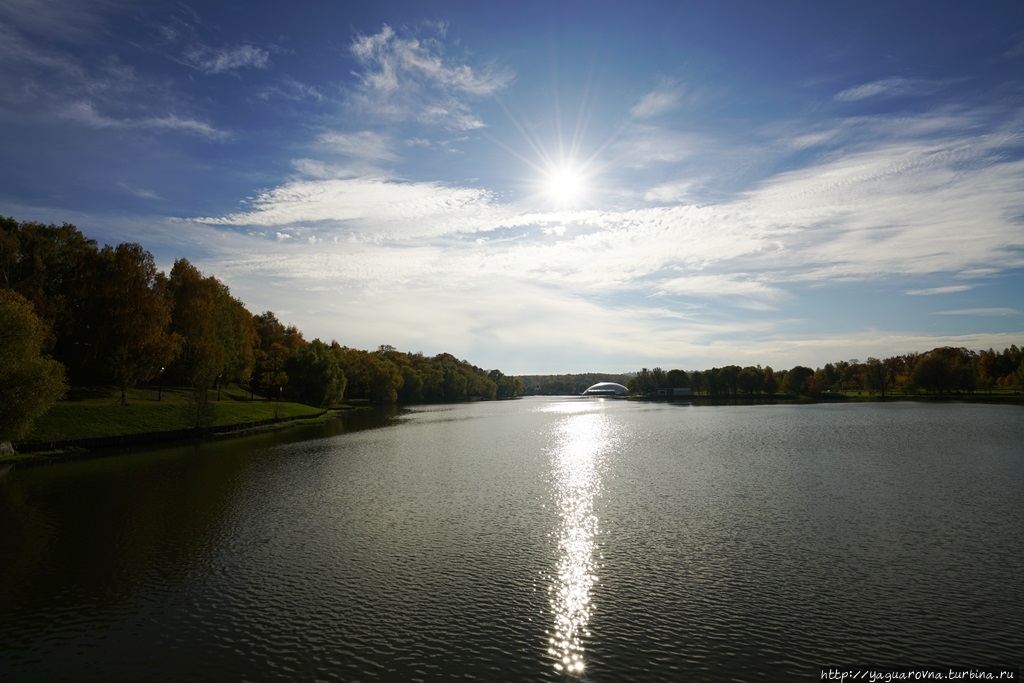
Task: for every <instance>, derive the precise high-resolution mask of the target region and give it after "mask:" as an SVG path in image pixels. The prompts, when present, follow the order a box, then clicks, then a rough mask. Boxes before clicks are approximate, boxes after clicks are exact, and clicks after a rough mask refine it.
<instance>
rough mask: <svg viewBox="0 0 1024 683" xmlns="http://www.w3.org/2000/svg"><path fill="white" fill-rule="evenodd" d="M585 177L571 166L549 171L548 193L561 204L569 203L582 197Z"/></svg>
mask: <svg viewBox="0 0 1024 683" xmlns="http://www.w3.org/2000/svg"><path fill="white" fill-rule="evenodd" d="M583 191H584V187H583V178H582V176H581V175H580V173H579V172H578V171H577V170H576V169H574V168H572V167H571V166H563V167H562V168H557V169H554V170H552V171H550V172H549V173H548V178H547V193H548V196H549V197H551V199H554V200H555V201H556V202H558V203H560V204H569V203H572V202H575V201H576V200H578V199H580V197H582V195H583Z"/></svg>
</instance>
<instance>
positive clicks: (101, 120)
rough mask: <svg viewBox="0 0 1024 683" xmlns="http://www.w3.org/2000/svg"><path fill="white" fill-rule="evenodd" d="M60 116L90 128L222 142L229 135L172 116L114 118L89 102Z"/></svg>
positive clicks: (76, 103)
mask: <svg viewBox="0 0 1024 683" xmlns="http://www.w3.org/2000/svg"><path fill="white" fill-rule="evenodd" d="M62 116H64V118H67V119H68V120H71V121H76V122H78V123H81V124H84V125H87V126H92V127H93V128H137V129H148V130H165V131H171V132H179V133H187V134H190V135H198V136H200V137H204V138H207V139H210V140H224V139H226V138H228V137H230V134H229V133H227V132H226V131H222V130H219V129H217V128H214V127H213V126H211V125H210V124H208V123H206V122H204V121H198V120H196V119H190V118H181V117H179V116H176V115H174V114H168V115H165V116H148V117H140V118H114V117H110V116H106V115H104V114H101V113H99V112H97V111H96V108H95V107H94V106H93V105H92V103H90V102H75V103H74V104H72V105H70V106H68V107H67V108H66V109H65V110H64V111H63V112H62Z"/></svg>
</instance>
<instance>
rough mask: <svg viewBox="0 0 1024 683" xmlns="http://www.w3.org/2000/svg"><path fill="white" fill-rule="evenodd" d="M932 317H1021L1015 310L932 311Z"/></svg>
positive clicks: (996, 308)
mask: <svg viewBox="0 0 1024 683" xmlns="http://www.w3.org/2000/svg"><path fill="white" fill-rule="evenodd" d="M932 315H980V316H998V317H1003V316H1008V315H1022V313H1021V311H1018V310H1017V309H1016V308H998V307H993V308H958V309H955V310H952V311H934V312H933V313H932Z"/></svg>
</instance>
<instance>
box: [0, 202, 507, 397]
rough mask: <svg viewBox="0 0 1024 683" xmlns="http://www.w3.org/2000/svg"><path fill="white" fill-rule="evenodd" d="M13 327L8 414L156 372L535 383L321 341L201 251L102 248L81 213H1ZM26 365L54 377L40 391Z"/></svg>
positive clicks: (319, 390)
mask: <svg viewBox="0 0 1024 683" xmlns="http://www.w3.org/2000/svg"><path fill="white" fill-rule="evenodd" d="M11 330H17V331H18V334H17V335H15V334H14V333H13V332H12V331H11ZM0 334H3V335H4V336H3V342H2V343H3V349H2V350H3V351H4V353H3V354H0V355H3V356H4V358H2V359H0V405H2V407H3V410H0V412H6V411H7V410H8V405H13V404H15V403H19V405H26V401H28V397H27V395H28V393H31V392H32V391H35V392H36V393H37V395H38V396H37V398H38V397H42V398H43V399H44V402H45V399H47V397H48V400H49V402H52V401H53V400H56V398H55V397H59V396H61V395H63V392H64V391H65V389H66V383H67V382H70V383H71V384H73V385H89V384H101V383H102V384H108V383H112V384H115V385H117V386H119V387H120V388H121V397H122V401H124V400H125V395H126V394H125V392H126V390H127V389H128V388H130V387H135V386H138V385H140V384H146V383H153V382H160V383H161V384H163V383H166V384H168V385H177V386H185V387H193V388H195V389H198V390H207V389H210V388H217V387H220V386H221V385H223V384H225V383H238V384H241V385H243V386H247V387H249V388H250V390H251V392H252V395H253V396H254V395H255V394H256V393H259V394H261V395H262V396H264V397H269V398H277V399H287V400H293V401H299V402H302V403H306V404H309V405H314V406H328V405H331V404H333V403H336V402H337V401H339V400H341V399H342V398H343V397H345V398H358V399H368V400H371V401H376V402H399V401H400V402H406V403H414V402H432V401H458V400H464V399H470V398H481V399H494V398H505V397H509V396H513V395H516V394H518V393H521V384H520V383H519V382H518V379H517V378H515V377H508V376H505V375H504V374H503V373H501V371H499V370H491V371H490V372H488V371H485V370H483V369H481V368H478V367H476V366H474V365H472V364H470V363H469V362H467V361H464V360H459V359H457V358H455V357H454V356H452V355H451V354H447V353H442V354H439V355H437V356H433V357H425V356H423V354H421V353H403V352H400V351H397V350H396V349H395V348H394V347H391V346H382V347H380V348H379V349H377V350H376V351H363V350H359V349H352V348H348V347H345V346H342V345H341V344H339V343H338V342H337V341H333V340H332V341H331V342H330V343H327V342H323V341H321V340H320V339H313V340H312V341H307V340H306V339H305V338H304V337H303V334H302V332H301V331H299V330H298V329H297V328H296V327H295V326H294V325H286V324H284V323H282V322H281V321H279V320H278V319H277V317H276V316H275V315H274V313H273V312H271V311H266V312H264V313H261V314H257V315H254V314H253V313H251V312H249V311H248V310H247V309H246V307H245V305H244V304H243V303H242V302H241V301H240V300H239V299H237V298H235V297H233V296H232V295H231V292H230V290H229V288H228V287H227V285H225V284H224V283H222V282H221V281H219V280H218V279H217V278H216V277H213V276H211V275H204V274H203V273H202V272H200V271H199V270H198V269H197V268H196V267H195V266H194V265H192V264H191V263H190V262H189V261H188V260H187V259H184V258H181V259H178V260H177V261H175V262H174V265H173V266H172V268H171V270H170V273H166V274H165V273H164V272H162V271H160V270H159V269H158V268H157V267H156V265H155V263H154V259H153V255H152V254H151V253H150V252H148V251H146V250H145V249H144V248H143V247H142V246H141V245H139V244H137V243H122V244H118V245H117V246H109V245H107V246H103V247H102V248H100V247H99V246H98V245H97V243H96V241H95V240H92V239H89V238H87V237H85V236H84V235H83V234H82V233H81V232H80V231H79V230H78V228H76V227H75V226H74V225H71V224H69V223H65V224H63V225H61V226H57V225H53V224H50V225H45V224H42V223H37V222H18V221H16V220H15V219H13V218H5V217H0ZM15 347H17V354H16V353H15ZM30 358H31V359H33V362H35V360H34V359H37V358H42V359H43V360H44V361H49V364H47V363H44V364H43V365H38V364H36V365H32V363H30V361H29V359H30ZM40 362H42V361H40ZM26 373H29V374H35V375H36V376H39V377H43V378H45V379H46V381H45V382H42V383H40V382H36V383H35V385H33V386H34V387H35V388H34V389H33V388H31V387H30V386H29V385H30V384H31V383H29V384H26V383H25V381H24V377H23V375H25V374H26ZM44 385H45V386H44Z"/></svg>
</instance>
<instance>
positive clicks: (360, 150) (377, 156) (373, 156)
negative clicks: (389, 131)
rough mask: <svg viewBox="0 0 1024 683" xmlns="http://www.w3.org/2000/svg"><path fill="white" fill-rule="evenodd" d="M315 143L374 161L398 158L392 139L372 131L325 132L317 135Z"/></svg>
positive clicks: (347, 154)
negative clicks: (393, 148)
mask: <svg viewBox="0 0 1024 683" xmlns="http://www.w3.org/2000/svg"><path fill="white" fill-rule="evenodd" d="M315 144H316V146H317V147H318V148H319V149H323V150H325V151H328V152H334V153H338V154H344V155H346V156H350V157H355V158H357V159H367V160H374V161H396V160H397V159H398V157H397V156H396V155H395V153H394V152H393V151H392V149H391V147H392V145H391V141H390V140H389V139H388V138H386V137H384V136H383V135H380V134H379V133H374V132H372V131H361V132H358V133H323V134H322V135H320V136H319V137H317V139H316V143H315Z"/></svg>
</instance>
